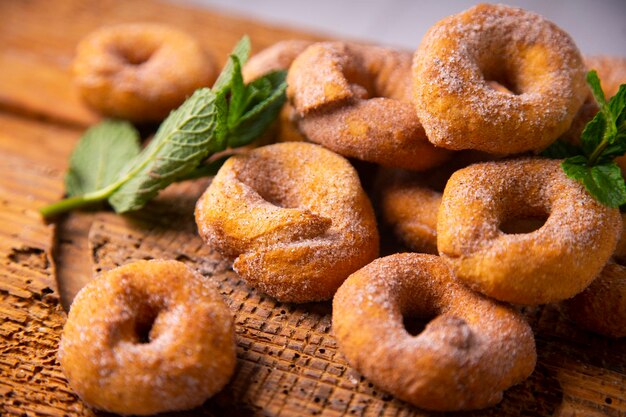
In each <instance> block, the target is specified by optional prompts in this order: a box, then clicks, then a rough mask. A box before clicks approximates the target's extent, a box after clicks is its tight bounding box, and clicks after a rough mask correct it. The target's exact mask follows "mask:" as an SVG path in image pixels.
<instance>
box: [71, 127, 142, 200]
mask: <svg viewBox="0 0 626 417" xmlns="http://www.w3.org/2000/svg"><path fill="white" fill-rule="evenodd" d="M139 151H140V145H139V133H138V132H137V130H136V129H135V128H134V127H133V125H131V124H130V123H128V122H124V121H119V120H105V121H103V122H101V123H99V124H97V125H95V126H93V127H91V128H89V129H87V131H86V132H85V133H84V134H83V136H82V137H81V138H80V141H79V142H78V144H77V145H76V147H75V148H74V151H73V152H72V156H71V157H70V162H69V169H68V171H67V174H66V175H65V189H66V190H67V194H68V195H69V196H72V197H73V196H78V195H82V194H87V193H90V192H92V191H96V190H99V189H101V188H104V187H106V186H107V185H109V184H111V183H113V181H115V179H116V177H117V176H118V175H119V173H120V171H121V170H122V169H123V168H124V165H125V164H126V163H127V162H128V161H130V160H131V159H133V158H134V157H135V156H137V154H139Z"/></svg>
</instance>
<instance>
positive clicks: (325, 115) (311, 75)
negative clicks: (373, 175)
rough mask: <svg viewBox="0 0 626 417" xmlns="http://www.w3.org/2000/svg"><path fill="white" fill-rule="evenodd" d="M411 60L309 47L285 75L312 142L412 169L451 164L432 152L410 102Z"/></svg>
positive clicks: (329, 45)
mask: <svg viewBox="0 0 626 417" xmlns="http://www.w3.org/2000/svg"><path fill="white" fill-rule="evenodd" d="M410 67H411V56H410V54H409V53H406V52H400V51H394V50H391V49H385V48H381V47H375V46H366V45H359V44H353V43H342V42H325V43H317V44H314V45H312V46H310V47H309V48H307V49H306V50H305V51H304V52H303V53H302V54H300V55H299V56H298V57H297V58H296V59H295V60H294V62H293V64H292V66H291V68H290V70H289V74H288V76H287V83H288V87H287V96H288V98H289V100H290V103H291V104H292V105H293V106H294V108H295V109H296V112H297V113H298V115H299V116H300V118H301V120H300V121H299V127H300V130H301V131H302V132H303V133H304V135H305V136H306V137H307V138H308V139H309V140H310V141H312V142H315V143H319V144H321V145H324V146H325V147H327V148H329V149H331V150H333V151H335V152H337V153H339V154H341V155H344V156H348V157H354V158H357V159H361V160H364V161H369V162H376V163H378V164H382V165H386V166H393V167H400V168H406V169H412V170H424V169H428V168H430V167H433V166H436V165H438V164H440V163H441V162H443V161H444V160H445V159H447V157H448V153H447V152H446V151H445V150H443V149H437V148H435V147H434V146H432V145H431V144H430V143H429V142H428V140H427V138H426V136H425V132H424V130H423V128H422V126H421V124H420V122H419V120H418V119H417V116H416V115H415V111H414V110H413V106H412V104H411V103H410V101H411V91H410V84H411V71H410Z"/></svg>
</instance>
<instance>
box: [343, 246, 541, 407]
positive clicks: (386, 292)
mask: <svg viewBox="0 0 626 417" xmlns="http://www.w3.org/2000/svg"><path fill="white" fill-rule="evenodd" d="M403 317H420V318H427V319H430V318H432V320H431V321H430V323H428V324H427V326H426V328H425V329H424V330H423V331H422V332H421V333H420V334H419V335H417V336H412V335H411V334H409V333H408V332H407V331H406V329H405V327H404V326H403ZM333 332H334V334H335V337H336V338H337V342H338V344H339V348H340V350H341V352H342V353H343V354H344V355H345V356H346V358H347V359H348V362H349V363H350V364H351V365H352V366H353V367H354V368H356V369H357V370H358V371H359V372H361V373H362V374H363V375H365V376H366V377H367V378H369V379H370V380H371V381H372V382H373V383H375V384H376V385H378V386H379V387H381V388H383V389H384V390H386V391H389V392H390V393H392V394H394V395H395V396H397V397H398V398H401V399H403V400H405V401H408V402H410V403H412V404H414V405H416V406H418V407H421V408H425V409H429V410H441V411H451V410H470V409H478V408H485V407H489V406H492V405H494V404H496V403H498V402H499V401H500V400H501V399H502V392H503V391H504V390H505V389H507V388H509V387H510V386H512V385H514V384H517V383H519V382H521V381H522V380H524V379H525V378H527V377H528V376H529V375H530V374H531V373H532V371H533V369H534V367H535V362H536V352H535V342H534V338H533V333H532V330H531V329H530V326H528V323H526V321H525V320H524V318H523V317H522V316H521V315H520V314H519V313H517V312H516V311H514V310H513V309H511V308H509V307H506V306H504V305H503V304H500V303H498V302H496V301H493V300H489V299H487V298H485V297H483V296H481V295H479V294H477V293H474V292H473V291H471V290H469V289H467V288H466V287H464V286H463V285H461V284H459V283H458V282H457V281H456V280H455V279H454V277H453V276H452V274H451V272H450V270H449V269H448V267H447V266H446V264H445V263H444V262H442V260H441V259H440V258H439V257H437V256H432V255H422V254H415V253H404V254H396V255H392V256H388V257H385V258H380V259H377V260H375V261H374V262H372V263H371V264H369V265H367V266H366V267H364V268H362V269H360V270H359V271H357V272H355V273H354V274H352V275H351V276H350V277H349V278H348V279H347V280H346V282H345V283H344V284H343V285H342V286H341V288H339V290H338V291H337V294H336V295H335V298H334V300H333Z"/></svg>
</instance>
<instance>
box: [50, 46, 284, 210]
mask: <svg viewBox="0 0 626 417" xmlns="http://www.w3.org/2000/svg"><path fill="white" fill-rule="evenodd" d="M249 53H250V40H249V39H248V37H247V36H246V37H244V38H242V39H241V40H240V41H239V43H238V44H237V45H236V46H235V48H234V49H233V52H232V54H231V55H230V57H229V60H228V62H227V64H226V65H225V67H224V69H223V70H222V72H221V74H220V76H219V77H218V79H217V81H216V82H215V85H214V86H213V88H211V89H209V88H201V89H199V90H196V91H195V92H194V93H193V95H192V96H191V97H189V98H188V99H187V100H186V101H185V102H184V103H183V104H182V105H181V106H180V107H179V108H178V109H176V110H174V111H173V112H172V113H170V115H169V116H168V117H167V118H166V119H165V120H164V121H163V123H162V124H161V126H160V127H159V129H158V130H157V132H156V134H155V136H154V138H153V139H152V141H151V142H150V143H149V144H148V146H146V147H145V148H144V149H143V150H140V147H139V134H138V132H137V131H136V130H135V128H134V127H133V126H132V125H131V124H130V123H128V122H123V121H113V120H107V121H104V122H102V123H100V124H98V125H96V126H94V127H92V128H90V129H88V130H87V131H86V132H85V134H84V135H83V136H82V138H81V139H80V141H79V142H78V144H77V146H76V148H75V149H74V151H73V153H72V156H71V157H70V162H69V169H68V172H67V174H66V178H65V184H66V190H67V194H68V198H66V199H64V200H61V201H59V202H56V203H53V204H51V205H48V206H46V207H44V208H42V209H41V210H40V212H41V214H42V215H43V216H44V217H51V216H54V215H57V214H60V213H64V212H67V211H70V210H73V209H76V208H80V207H84V206H87V205H92V204H95V203H98V202H103V201H108V203H109V204H110V205H111V206H112V207H113V209H114V210H115V211H116V212H117V213H124V212H127V211H131V210H138V209H140V208H142V207H143V206H144V205H145V204H146V203H147V202H148V201H150V200H151V199H152V198H154V197H155V196H156V195H157V194H158V193H159V191H161V190H162V189H164V188H165V187H167V186H168V185H170V184H172V183H173V182H177V181H183V180H186V179H191V178H199V177H202V176H207V175H213V174H215V172H216V170H217V169H218V168H219V165H220V164H221V163H223V162H224V160H225V159H224V158H221V159H218V160H217V161H211V162H210V163H205V161H207V159H209V157H210V156H211V155H213V154H216V153H218V152H222V151H224V150H226V149H227V148H234V147H239V146H244V145H247V144H249V143H250V142H252V141H253V140H254V139H256V138H258V137H259V136H260V135H261V134H262V133H263V132H264V131H265V130H266V129H267V127H268V126H269V125H270V124H271V123H272V121H273V120H274V119H275V118H276V116H277V115H278V112H279V111H280V108H281V107H282V105H283V104H284V102H285V90H286V87H287V84H286V82H285V78H286V73H285V71H276V72H272V73H269V74H266V75H265V76H263V77H261V78H259V79H257V80H255V81H253V82H252V83H249V84H247V85H246V84H244V82H243V78H242V75H241V66H242V65H243V63H245V62H246V61H247V59H248V55H249Z"/></svg>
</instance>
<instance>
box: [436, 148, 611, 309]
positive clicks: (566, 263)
mask: <svg viewBox="0 0 626 417" xmlns="http://www.w3.org/2000/svg"><path fill="white" fill-rule="evenodd" d="M560 164H561V161H559V160H548V159H532V158H531V159H519V160H508V161H502V162H487V163H481V164H474V165H471V166H470V167H468V168H465V169H462V170H460V171H457V172H455V173H454V174H453V175H452V177H450V180H448V183H447V184H446V188H445V190H444V192H443V198H442V202H441V206H440V208H439V214H438V220H437V246H438V248H439V253H440V255H441V256H442V257H443V258H444V259H446V260H447V261H448V262H449V263H450V265H451V266H452V268H453V270H454V272H455V274H456V276H457V277H458V278H459V279H460V280H461V281H463V282H464V283H466V284H467V285H469V286H470V287H472V288H474V289H476V290H477V291H479V292H481V293H483V294H485V295H488V296H490V297H493V298H495V299H497V300H501V301H508V302H511V303H517V304H529V305H535V304H544V303H550V302H556V301H560V300H564V299H566V298H570V297H572V296H574V295H575V294H577V293H579V292H580V291H582V290H583V289H584V288H585V287H587V286H588V285H589V284H590V283H591V281H592V280H593V279H594V278H595V277H596V276H597V275H598V273H600V271H601V270H602V267H603V266H604V265H605V264H606V262H607V261H608V259H609V257H610V256H611V254H612V253H613V251H614V250H615V245H616V244H617V240H618V238H619V235H620V233H621V228H622V219H621V216H620V213H619V210H618V209H611V208H608V207H606V206H603V205H602V204H600V203H599V202H597V201H596V200H595V199H594V198H593V197H591V195H589V194H588V193H587V192H586V190H585V188H584V186H583V185H581V184H580V183H578V182H576V181H574V180H572V179H570V178H568V177H567V176H566V175H565V173H564V172H563V169H562V168H561V166H560ZM524 217H535V218H541V219H543V218H546V220H545V224H544V225H543V226H542V227H540V228H539V229H537V230H535V231H533V232H530V233H513V234H506V233H505V232H503V231H502V230H501V227H500V226H501V224H503V223H506V221H507V220H509V219H515V218H524Z"/></svg>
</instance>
